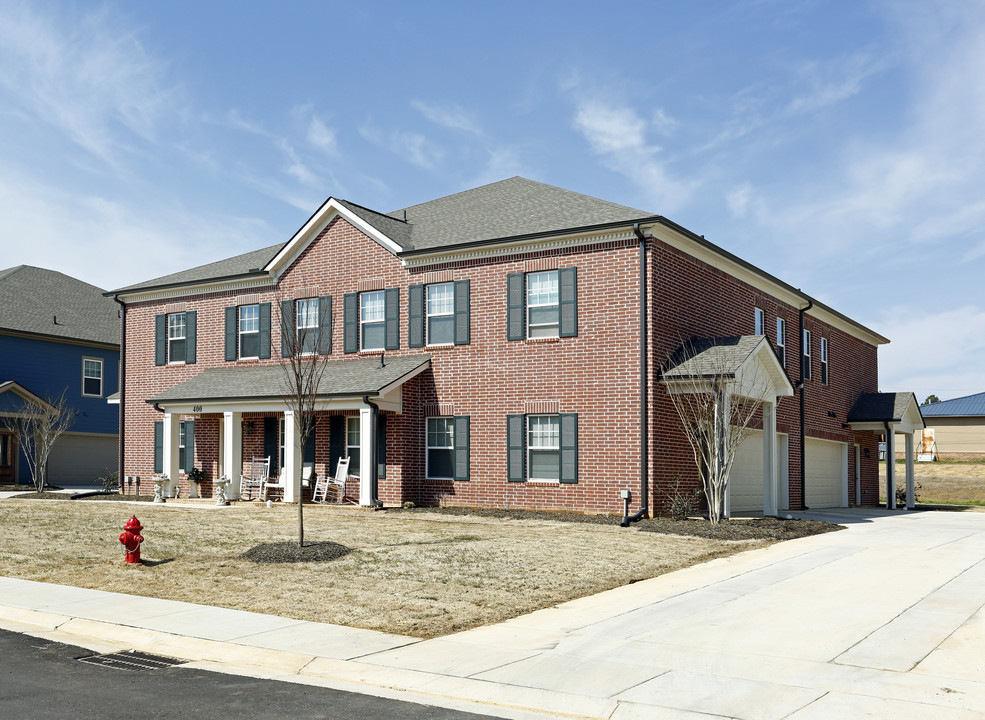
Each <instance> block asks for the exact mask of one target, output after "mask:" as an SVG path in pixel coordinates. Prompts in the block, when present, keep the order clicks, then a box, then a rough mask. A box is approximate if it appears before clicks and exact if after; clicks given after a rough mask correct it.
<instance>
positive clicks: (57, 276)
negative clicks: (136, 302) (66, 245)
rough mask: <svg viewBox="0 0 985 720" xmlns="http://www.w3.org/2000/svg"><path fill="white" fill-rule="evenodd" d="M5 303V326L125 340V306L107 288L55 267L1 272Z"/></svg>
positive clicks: (0, 298) (1, 319)
mask: <svg viewBox="0 0 985 720" xmlns="http://www.w3.org/2000/svg"><path fill="white" fill-rule="evenodd" d="M0 308H2V309H0V329H2V330H12V331H14V332H22V333H30V334H35V335H45V336H49V337H58V338H64V339H67V340H81V341H87V342H97V343H105V344H109V345H119V344H120V316H119V310H120V308H119V305H117V304H116V303H115V302H114V301H113V300H112V298H108V297H104V296H103V290H102V289H101V288H98V287H96V286H95V285H90V284H89V283H86V282H82V281H81V280H77V279H76V278H73V277H69V276H68V275H65V274H63V273H60V272H57V271H55V270H46V269H44V268H39V267H33V266H31V265H17V266H16V267H12V268H7V269H6V270H2V271H0ZM56 320H57V323H56V322H55V321H56Z"/></svg>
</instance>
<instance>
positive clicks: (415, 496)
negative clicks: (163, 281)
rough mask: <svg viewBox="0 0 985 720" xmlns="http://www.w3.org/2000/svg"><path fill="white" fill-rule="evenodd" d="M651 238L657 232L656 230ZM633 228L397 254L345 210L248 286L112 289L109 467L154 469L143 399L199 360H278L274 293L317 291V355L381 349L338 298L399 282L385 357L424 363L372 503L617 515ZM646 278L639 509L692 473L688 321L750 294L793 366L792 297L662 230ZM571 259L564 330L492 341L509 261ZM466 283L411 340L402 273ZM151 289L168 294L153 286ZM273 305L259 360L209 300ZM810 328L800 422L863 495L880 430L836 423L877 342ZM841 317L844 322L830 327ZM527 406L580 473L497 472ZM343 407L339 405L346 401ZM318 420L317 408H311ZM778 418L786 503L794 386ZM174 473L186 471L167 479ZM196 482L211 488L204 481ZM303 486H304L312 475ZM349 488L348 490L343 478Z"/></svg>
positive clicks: (258, 436)
mask: <svg viewBox="0 0 985 720" xmlns="http://www.w3.org/2000/svg"><path fill="white" fill-rule="evenodd" d="M658 235H659V234H658ZM627 238H631V235H629V234H626V233H624V234H623V235H621V236H619V237H617V238H615V239H612V240H604V239H600V240H599V242H598V243H597V244H590V245H578V246H574V247H569V248H563V249H556V250H551V251H543V250H541V251H539V252H536V253H520V252H519V251H518V253H517V254H516V255H506V256H504V255H498V256H490V257H486V258H480V259H472V260H468V261H456V262H445V263H443V264H435V265H429V266H426V267H420V268H417V267H415V268H411V269H407V268H405V267H404V265H403V263H402V262H401V260H400V259H399V258H398V257H396V256H395V255H394V254H393V253H391V252H390V251H389V250H388V249H386V248H384V247H383V246H381V245H380V244H379V243H377V242H376V241H374V240H373V239H371V238H369V237H367V236H366V235H364V234H363V233H362V232H361V231H360V230H358V229H357V228H356V227H354V226H353V225H352V224H350V223H349V222H347V221H346V220H345V219H344V218H342V217H336V218H335V219H334V220H332V221H331V222H330V223H329V224H328V225H327V227H325V228H324V230H322V231H321V232H320V233H319V234H318V236H317V238H316V239H314V240H313V241H312V242H311V243H310V244H309V245H308V247H307V249H306V250H304V252H303V253H301V255H300V256H299V257H298V258H297V260H295V261H294V262H293V263H292V264H291V266H290V267H289V268H288V269H287V270H286V271H285V272H283V273H282V274H281V276H280V279H279V282H276V283H274V282H271V283H269V284H267V285H263V286H258V287H255V288H251V289H249V290H248V291H244V290H236V291H228V292H212V293H208V294H201V293H199V294H195V292H196V291H195V290H194V289H188V290H185V289H182V288H178V289H175V290H172V291H167V294H170V295H171V297H161V298H160V299H155V300H135V301H133V300H132V301H130V302H128V304H127V324H126V327H127V337H126V401H125V413H126V447H125V467H124V470H123V474H125V475H140V476H142V477H149V476H152V475H153V474H154V473H153V470H154V468H153V464H154V422H155V421H157V420H160V419H161V416H160V415H159V414H158V412H156V411H155V409H154V408H153V407H152V406H151V405H150V404H148V403H147V402H146V400H147V399H148V398H151V397H153V396H155V395H157V394H158V393H160V392H162V391H164V390H166V389H168V388H170V387H172V386H174V385H176V384H178V383H180V382H182V381H184V380H187V379H189V378H190V377H192V376H194V375H196V374H198V373H201V372H203V371H204V370H206V369H208V368H217V367H232V366H238V365H244V364H265V363H267V364H270V363H278V362H280V348H281V338H280V302H281V300H284V299H294V298H304V297H315V296H326V295H328V296H331V297H332V299H333V321H332V337H333V342H332V353H331V356H330V361H331V362H344V361H346V360H349V359H352V358H354V357H359V356H362V357H365V356H366V355H379V353H378V352H373V353H357V354H346V353H344V352H343V334H344V327H343V296H344V295H345V294H346V293H354V292H357V291H358V290H365V289H384V288H399V293H400V349H399V350H392V351H387V352H386V357H388V358H389V357H394V356H402V355H421V354H425V353H426V354H429V355H430V356H431V358H432V359H431V369H430V370H427V371H426V372H424V373H423V374H421V375H418V376H417V377H415V378H413V379H411V380H410V381H408V382H407V383H406V384H404V385H403V387H402V412H400V413H392V412H387V413H386V416H387V426H386V476H385V478H381V479H380V481H379V497H380V499H381V500H382V502H383V503H384V504H386V505H397V504H400V503H403V502H407V501H411V502H414V503H416V504H437V503H442V504H448V505H460V506H485V507H497V508H501V507H516V508H530V509H551V510H561V509H569V510H575V511H586V512H607V513H620V514H621V513H622V510H623V503H622V500H621V499H620V491H621V490H624V489H631V490H632V492H633V496H634V500H633V504H634V508H633V510H634V511H635V506H637V502H638V494H639V485H640V465H641V463H640V414H641V413H640V332H639V327H640V315H639V312H640V297H639V244H638V241H637V240H636V239H627ZM647 259H648V275H649V323H648V326H649V333H650V342H649V345H650V351H649V356H648V357H649V361H648V362H649V369H650V373H649V383H648V385H649V397H650V403H649V406H650V407H649V428H650V460H649V477H650V488H651V500H650V504H651V507H652V508H654V509H656V510H660V509H661V508H663V507H664V506H665V504H666V501H667V498H668V492H669V490H670V488H672V487H673V484H674V482H675V479H676V478H677V477H678V476H679V477H681V478H683V479H684V480H685V482H688V483H692V484H694V485H697V483H698V480H697V471H696V468H695V467H694V461H693V458H692V454H691V451H690V448H689V447H688V446H687V443H686V440H685V438H684V435H683V433H682V432H680V429H679V427H678V420H677V417H676V415H675V413H674V410H673V408H672V407H671V405H670V403H669V401H668V399H667V396H666V395H665V394H664V392H663V390H662V388H661V385H660V383H659V379H658V370H659V368H660V365H661V364H662V363H663V362H664V361H665V360H666V358H667V357H668V356H669V355H670V353H671V352H672V351H673V350H674V349H675V348H676V347H677V346H678V345H679V344H680V342H681V340H682V339H686V338H688V337H691V336H727V335H749V334H753V309H754V308H755V307H759V308H761V309H763V311H764V312H765V317H766V323H765V330H766V335H767V336H768V337H769V339H770V341H771V342H775V341H776V337H775V335H776V317H777V316H778V315H779V316H782V317H784V318H785V319H786V322H787V331H786V347H787V355H788V361H787V364H786V367H787V372H788V375H789V376H790V378H791V380H792V381H793V382H794V384H796V380H797V374H798V372H799V365H798V360H799V342H798V307H797V306H795V305H792V304H789V303H786V302H783V301H781V300H779V299H777V298H776V297H775V296H773V295H771V294H769V293H767V292H766V291H764V290H762V289H758V288H756V287H753V286H752V285H751V284H747V283H746V282H743V281H741V280H739V279H737V278H736V277H735V276H733V275H732V274H729V273H727V272H724V271H723V270H719V269H716V268H714V267H712V266H711V265H709V264H708V263H706V262H704V261H702V260H699V259H697V258H696V257H694V256H692V255H690V254H688V253H686V252H683V251H682V250H679V249H676V248H675V247H673V246H672V245H671V244H668V243H666V242H664V241H662V240H661V239H659V238H651V239H650V240H649V241H648V252H647ZM572 267H573V268H577V316H578V331H577V336H576V337H564V338H557V339H550V340H537V341H535V340H520V341H511V340H508V339H507V312H508V300H507V276H508V275H509V274H511V273H521V272H533V271H539V270H545V269H561V268H572ZM464 279H467V280H469V281H470V301H471V302H470V308H471V316H470V330H471V333H470V334H471V341H470V342H469V344H465V345H445V346H440V347H425V348H409V347H408V288H409V287H410V286H412V285H416V284H421V283H424V284H427V283H431V282H446V281H450V280H464ZM161 294H162V295H163V294H165V293H163V292H162V293H161ZM253 302H260V303H265V302H269V303H271V358H270V359H269V360H248V361H233V362H227V361H226V360H225V357H224V311H225V308H226V307H228V306H234V305H240V304H244V303H253ZM190 310H194V311H195V312H196V313H197V343H196V350H197V353H196V355H197V358H196V362H195V363H194V364H185V365H164V366H157V365H155V357H154V352H155V347H154V345H155V316H157V315H159V314H163V313H167V312H180V311H190ZM806 327H807V328H808V329H809V330H811V331H812V333H813V337H814V354H813V362H814V373H813V377H814V379H813V380H809V381H807V383H806V418H807V420H806V434H807V435H808V436H810V437H817V438H824V439H828V440H837V441H840V442H846V443H848V444H849V448H851V447H852V446H853V445H854V444H859V445H861V448H862V451H863V458H866V454H867V455H868V458H867V459H865V460H864V461H863V466H862V468H861V477H862V483H861V484H862V501H863V503H865V504H874V503H875V502H876V500H877V482H878V481H877V472H878V466H877V459H878V452H877V447H876V443H877V440H876V438H875V436H874V435H873V434H872V433H853V432H852V431H851V430H850V429H848V428H847V426H846V425H845V424H844V423H845V422H846V417H847V414H848V411H849V409H850V408H851V407H852V404H853V403H854V402H855V400H856V399H857V397H858V396H859V394H860V393H863V392H874V391H876V390H877V359H876V347H875V345H874V344H870V343H867V342H865V341H864V340H862V339H859V337H858V335H857V334H855V335H853V334H851V333H849V332H846V331H845V330H844V329H839V328H838V327H835V326H834V325H829V324H825V323H823V322H821V320H820V319H819V317H818V316H817V314H812V313H808V314H807V317H806ZM842 327H844V323H843V324H842ZM821 337H825V338H827V339H828V342H829V346H830V350H829V352H830V383H829V384H828V385H822V383H821V381H820V369H819V339H820V338H821ZM530 413H574V414H577V461H578V466H577V483H571V484H569V483H556V482H555V483H546V482H509V481H508V478H507V416H508V415H518V414H530ZM349 414H352V413H349ZM436 415H442V416H446V415H447V416H468V417H469V419H470V435H471V438H470V451H469V459H470V479H469V480H468V481H451V480H429V479H427V478H426V477H425V418H426V417H428V416H436ZM261 417H262V415H253V414H247V413H244V415H243V422H244V426H246V424H247V423H250V422H252V423H254V425H253V427H254V428H256V427H257V426H259V427H260V428H262V426H263V421H262V419H261ZM322 417H323V418H327V417H328V413H326V414H324V415H323V416H322ZM777 418H778V431H779V432H782V433H786V434H788V435H789V483H790V491H789V500H790V507H794V508H795V507H799V505H800V490H799V467H800V465H799V463H800V440H799V398H797V397H792V398H783V399H782V400H781V401H780V402H779V406H778V411H777ZM221 422H222V416H221V415H216V414H205V415H201V416H198V417H197V418H196V426H195V465H196V467H201V468H203V469H205V470H206V471H207V472H208V473H209V477H210V478H212V477H214V476H215V473H216V470H217V467H218V461H219V454H220V452H221V450H220V447H219V426H220V424H221ZM262 443H263V437H262V432H256V431H255V430H254V432H248V431H246V432H244V435H243V447H242V457H243V458H244V461H245V460H248V459H249V458H250V457H251V456H253V455H257V454H262V453H263V445H262ZM328 446H329V439H328V421H327V419H323V420H320V421H319V423H318V428H317V431H316V451H315V472H316V473H317V474H318V475H320V476H321V475H324V474H326V473H327V472H334V459H333V458H330V457H329V447H328ZM848 457H849V471H848V477H849V486H850V491H849V500H850V503H852V504H854V502H855V492H854V482H853V479H854V477H855V475H854V473H855V467H854V466H855V457H854V452H849V453H848ZM182 485H183V487H186V486H187V481H186V480H184V479H183V480H182ZM202 489H203V492H204V493H205V494H210V493H211V492H212V488H211V483H207V484H205V485H203V488H202ZM309 493H310V489H309ZM347 494H348V495H349V496H350V497H353V498H355V497H358V494H359V488H358V481H357V480H356V479H352V480H350V484H349V487H348V488H347Z"/></svg>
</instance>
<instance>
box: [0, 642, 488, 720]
mask: <svg viewBox="0 0 985 720" xmlns="http://www.w3.org/2000/svg"><path fill="white" fill-rule="evenodd" d="M92 655H93V652H92V651H91V650H87V649H85V648H81V647H75V646H72V645H63V644H61V643H56V642H51V641H49V640H43V639H40V638H35V637H31V636H29V635H20V634H17V633H12V632H8V631H6V630H0V718H20V719H23V720H48V719H50V720H65V718H72V719H73V720H103V719H106V720H119V719H120V718H126V719H127V720H160V719H167V718H222V720H229V719H230V718H235V719H236V720H260V719H261V718H278V719H280V718H290V719H291V720H309V719H310V720H315V719H316V718H317V719H325V720H350V719H351V720H356V719H358V720H391V719H392V720H397V719H398V718H399V719H400V720H482V719H483V718H487V717H488V716H486V715H474V714H472V713H465V712H456V711H453V710H446V709H444V708H437V707H430V706H427V705H418V704H415V703H406V702H400V701H397V700H388V699H385V698H377V697H373V696H371V695H359V694H357V693H350V692H343V691H341V690H332V689H329V688H321V687H313V686H310V685H298V684H294V683H285V682H277V681H274V680H257V679H254V678H247V677H241V676H238V675H223V674H221V673H214V672H207V671H204V670H195V669H191V668H187V667H182V666H180V665H179V666H175V667H167V668H163V669H161V668H159V669H153V670H138V671H132V670H122V669H117V668H111V667H101V666H98V665H92V664H89V663H86V662H81V661H80V660H79V658H82V657H90V656H92Z"/></svg>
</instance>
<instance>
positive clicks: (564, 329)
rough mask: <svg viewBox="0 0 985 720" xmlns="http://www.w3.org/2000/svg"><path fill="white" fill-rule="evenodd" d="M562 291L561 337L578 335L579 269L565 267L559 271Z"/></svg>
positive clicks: (559, 333)
mask: <svg viewBox="0 0 985 720" xmlns="http://www.w3.org/2000/svg"><path fill="white" fill-rule="evenodd" d="M558 281H559V282H558V285H559V289H560V292H559V293H558V295H559V300H560V308H559V309H560V311H561V323H560V328H559V330H558V335H559V336H560V337H577V335H578V269H577V268H573V267H572V268H563V269H561V270H559V271H558Z"/></svg>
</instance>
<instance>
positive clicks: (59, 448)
mask: <svg viewBox="0 0 985 720" xmlns="http://www.w3.org/2000/svg"><path fill="white" fill-rule="evenodd" d="M118 464H119V459H118V445H117V438H116V437H115V436H108V437H92V436H85V435H62V436H61V437H60V438H58V441H57V442H56V443H55V446H54V447H53V448H52V449H51V455H50V457H49V458H48V482H49V483H51V484H52V485H96V484H98V483H97V479H98V478H99V477H101V476H103V475H105V474H106V473H108V472H113V471H114V470H116V466H117V465H118Z"/></svg>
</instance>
